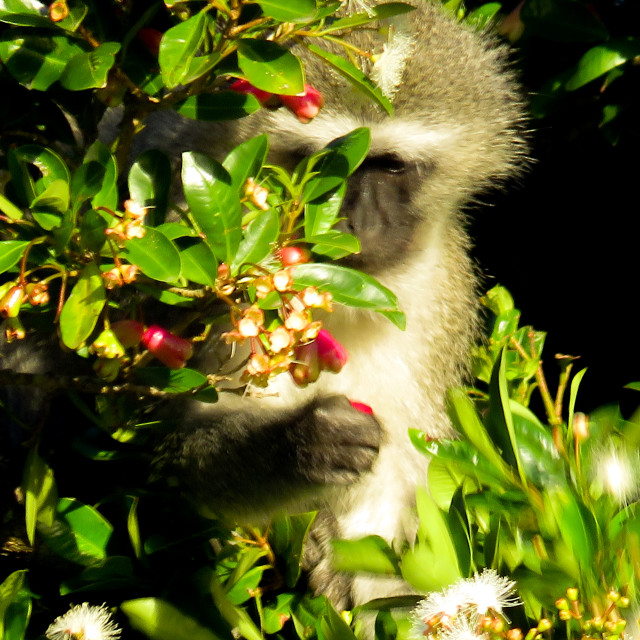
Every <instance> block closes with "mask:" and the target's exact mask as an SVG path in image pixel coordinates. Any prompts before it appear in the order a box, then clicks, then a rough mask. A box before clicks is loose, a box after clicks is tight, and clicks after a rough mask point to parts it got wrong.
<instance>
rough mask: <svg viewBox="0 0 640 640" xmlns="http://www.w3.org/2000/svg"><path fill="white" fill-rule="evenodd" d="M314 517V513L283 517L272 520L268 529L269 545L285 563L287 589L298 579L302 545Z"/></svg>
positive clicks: (300, 570)
mask: <svg viewBox="0 0 640 640" xmlns="http://www.w3.org/2000/svg"><path fill="white" fill-rule="evenodd" d="M315 517H316V512H315V511H310V512H308V513H299V514H296V515H293V516H288V515H283V516H280V517H278V518H274V520H273V521H272V522H271V525H270V527H269V543H270V544H271V547H272V548H273V550H274V551H275V552H276V554H277V555H278V556H279V557H280V558H283V559H284V561H285V563H286V569H285V572H284V579H285V583H286V585H287V586H288V587H294V586H295V585H296V584H297V582H298V579H299V578H300V574H301V572H302V569H301V566H302V553H303V548H304V543H305V540H306V539H307V535H308V534H309V530H310V529H311V525H312V524H313V521H314V520H315Z"/></svg>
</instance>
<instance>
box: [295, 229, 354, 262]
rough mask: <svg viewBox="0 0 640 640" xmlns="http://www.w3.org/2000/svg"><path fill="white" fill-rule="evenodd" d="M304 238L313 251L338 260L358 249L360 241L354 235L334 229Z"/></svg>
mask: <svg viewBox="0 0 640 640" xmlns="http://www.w3.org/2000/svg"><path fill="white" fill-rule="evenodd" d="M304 240H305V242H310V243H311V244H313V246H312V247H311V250H312V251H313V252H314V253H317V254H318V255H321V256H327V257H328V258H331V259H332V260H338V259H339V258H344V256H348V255H351V254H352V253H358V252H359V251H360V241H359V240H358V238H357V237H356V236H354V235H351V234H350V233H345V232H343V231H337V230H336V229H331V230H330V231H327V232H326V233H321V234H318V235H316V236H308V237H305V238H304Z"/></svg>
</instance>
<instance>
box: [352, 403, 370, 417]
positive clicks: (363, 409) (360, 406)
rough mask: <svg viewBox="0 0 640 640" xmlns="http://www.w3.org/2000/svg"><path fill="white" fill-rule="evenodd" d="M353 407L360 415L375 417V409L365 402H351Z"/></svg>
mask: <svg viewBox="0 0 640 640" xmlns="http://www.w3.org/2000/svg"><path fill="white" fill-rule="evenodd" d="M349 402H350V403H351V406H352V407H353V408H354V409H355V410H356V411H359V412H360V413H367V414H369V415H370V416H372V415H373V409H372V408H371V407H370V406H369V405H368V404H364V402H357V401H356V400H349Z"/></svg>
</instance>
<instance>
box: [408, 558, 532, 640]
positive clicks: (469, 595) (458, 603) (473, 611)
mask: <svg viewBox="0 0 640 640" xmlns="http://www.w3.org/2000/svg"><path fill="white" fill-rule="evenodd" d="M520 603H521V600H520V598H518V597H517V596H516V595H515V582H514V581H513V580H509V578H505V577H504V576H501V575H498V573H497V572H496V571H494V570H493V569H484V570H483V571H482V573H476V574H474V576H473V577H472V578H467V579H461V580H458V581H457V582H456V583H455V584H453V585H451V586H450V587H447V588H446V589H444V590H442V591H433V592H431V593H430V594H429V595H428V596H427V597H426V598H425V599H424V600H423V601H422V602H420V604H418V606H417V607H416V608H415V609H414V611H413V619H414V634H415V635H416V636H420V635H422V636H426V635H430V634H434V636H435V637H437V638H438V639H439V640H478V639H482V638H485V637H486V636H485V634H483V633H482V632H480V630H479V622H480V619H481V617H483V616H486V615H489V614H490V615H493V616H496V615H500V616H504V613H503V610H504V609H505V608H506V607H512V606H515V605H517V604H520Z"/></svg>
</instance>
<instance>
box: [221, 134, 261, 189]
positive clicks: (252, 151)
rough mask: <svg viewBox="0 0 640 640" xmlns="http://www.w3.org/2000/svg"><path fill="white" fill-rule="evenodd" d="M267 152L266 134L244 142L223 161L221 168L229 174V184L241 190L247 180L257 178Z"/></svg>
mask: <svg viewBox="0 0 640 640" xmlns="http://www.w3.org/2000/svg"><path fill="white" fill-rule="evenodd" d="M268 151H269V140H268V138H267V136H266V134H262V135H259V136H256V137H255V138H250V139H249V140H245V142H243V143H242V144H239V145H238V146H237V147H236V148H235V149H233V150H232V151H231V152H230V153H229V155H228V156H227V157H226V158H225V159H224V161H223V163H222V166H223V167H224V168H225V169H226V170H227V171H228V172H229V175H230V176H231V183H232V184H233V186H234V187H235V188H236V189H241V188H242V187H243V186H244V184H245V182H246V181H247V179H248V178H257V177H258V174H259V173H260V169H262V165H263V164H264V161H265V159H266V157H267V152H268Z"/></svg>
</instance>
